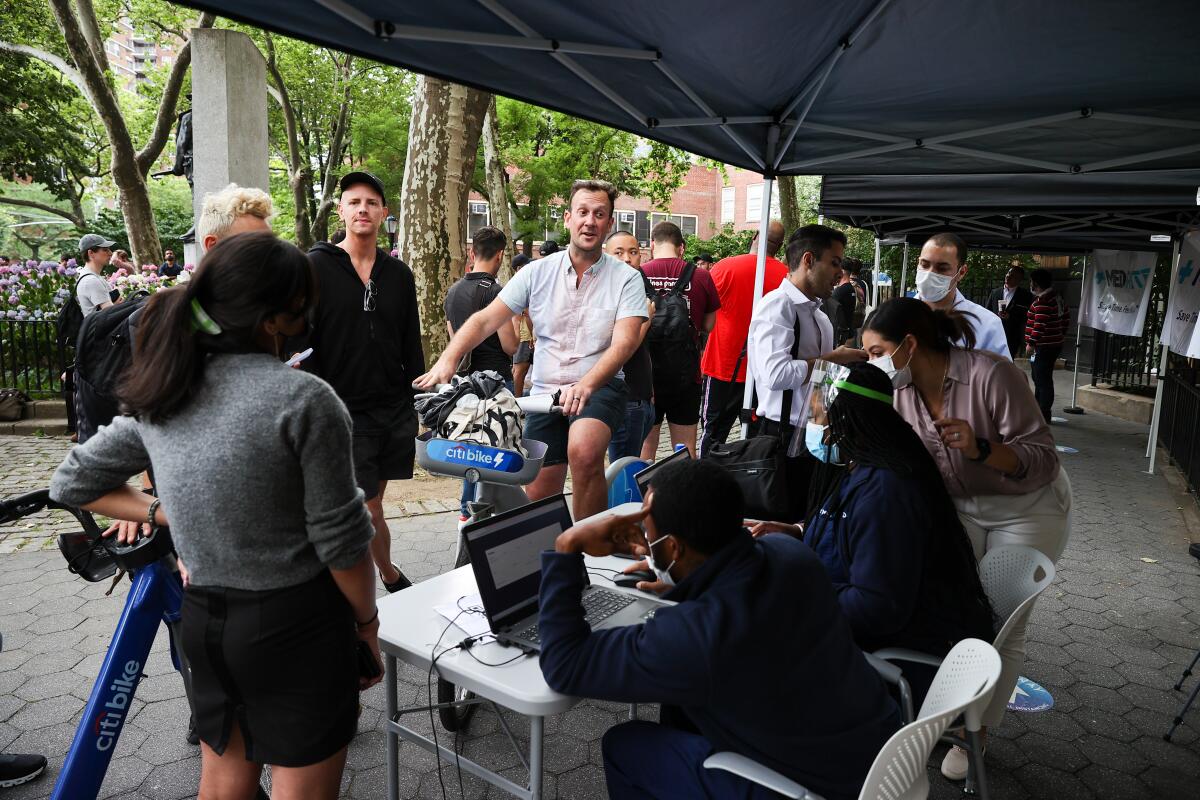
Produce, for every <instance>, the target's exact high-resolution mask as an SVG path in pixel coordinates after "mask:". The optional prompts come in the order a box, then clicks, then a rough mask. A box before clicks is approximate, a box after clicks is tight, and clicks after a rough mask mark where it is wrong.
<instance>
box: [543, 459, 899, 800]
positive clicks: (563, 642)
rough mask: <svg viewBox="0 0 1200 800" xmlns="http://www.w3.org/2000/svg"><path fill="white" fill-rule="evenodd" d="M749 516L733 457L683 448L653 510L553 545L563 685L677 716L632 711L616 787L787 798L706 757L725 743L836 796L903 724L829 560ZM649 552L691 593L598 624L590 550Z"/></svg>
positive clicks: (620, 791) (548, 603) (633, 791)
mask: <svg viewBox="0 0 1200 800" xmlns="http://www.w3.org/2000/svg"><path fill="white" fill-rule="evenodd" d="M742 513H743V500H742V496H741V492H740V490H739V489H738V486H737V484H736V483H734V481H733V479H732V478H731V477H730V476H729V475H728V474H727V473H726V472H725V471H724V470H723V469H722V468H721V467H718V466H716V465H714V464H712V463H711V462H708V461H683V462H680V463H679V464H676V465H672V466H669V467H664V468H663V470H662V471H661V472H659V473H658V474H656V475H655V476H654V478H653V479H652V480H651V484H650V492H649V496H648V497H647V500H646V505H645V507H644V508H643V510H642V511H641V512H640V513H638V514H634V515H630V516H623V517H608V518H605V519H601V520H599V521H595V522H590V523H584V524H582V525H576V526H575V527H573V528H571V529H570V530H568V531H566V532H564V533H563V534H562V535H560V536H559V537H558V540H557V542H556V545H555V552H549V551H547V552H545V553H543V554H542V588H541V618H540V629H541V630H540V632H541V637H542V653H541V667H542V673H543V675H545V678H546V682H547V683H548V684H549V685H550V687H551V688H553V689H555V690H556V691H559V692H563V693H565V694H572V695H581V696H584V697H595V698H599V699H603V700H614V701H619V702H623V703H662V704H663V706H664V708H663V710H662V714H661V718H662V720H663V723H654V722H646V721H635V722H626V723H623V724H621V725H618V726H616V727H614V728H612V729H611V730H609V732H608V733H607V734H605V736H604V742H603V747H604V769H605V774H606V776H607V780H608V791H609V795H610V796H611V797H613V798H631V797H634V798H680V797H720V798H768V797H776V796H777V795H775V794H774V793H773V792H771V791H768V790H767V789H763V788H761V787H758V786H757V785H755V784H753V783H751V782H749V781H747V780H745V779H743V778H740V777H738V776H736V775H733V774H732V773H729V772H724V771H721V770H714V769H704V768H703V766H702V764H703V762H704V760H705V759H706V758H707V757H708V756H709V755H711V754H712V753H714V752H718V751H724V750H732V751H734V752H737V753H741V754H742V755H745V756H747V757H749V758H752V759H754V760H755V761H757V762H759V763H760V764H763V765H764V766H767V767H770V768H771V769H773V770H776V771H777V772H779V773H781V774H783V775H786V776H787V777H789V778H791V779H792V780H794V781H797V782H798V783H800V784H802V785H804V786H805V787H806V788H808V789H809V790H811V791H814V792H817V793H819V794H821V795H824V796H825V797H826V798H830V800H834V799H835V798H851V797H856V796H857V795H858V792H859V789H860V788H861V786H862V782H863V780H864V779H865V778H866V775H867V771H868V769H870V766H871V763H872V762H873V761H874V759H875V755H876V754H877V753H878V752H879V749H880V748H881V747H882V746H883V744H884V742H886V741H887V739H888V737H889V736H891V734H892V733H894V732H895V731H896V730H897V729H898V728H899V727H900V714H899V711H898V709H897V707H896V704H895V703H894V702H893V701H892V699H891V698H890V697H889V696H888V693H887V690H886V689H885V687H884V685H883V682H882V680H881V679H880V678H879V676H878V675H877V674H876V673H875V671H874V669H872V668H871V666H870V665H869V664H868V663H867V661H866V659H865V658H864V657H863V655H862V652H861V651H860V650H859V649H858V648H857V647H856V646H855V644H854V640H853V636H852V635H851V631H850V627H849V625H848V624H847V622H846V621H845V619H844V618H843V617H842V615H841V612H840V611H839V610H838V605H837V600H836V598H835V597H834V593H833V587H832V585H831V584H830V582H829V577H828V576H827V574H826V572H825V569H824V567H823V566H822V565H821V562H820V560H818V559H817V557H816V555H815V554H814V553H813V552H812V550H810V549H809V548H808V546H807V545H805V544H804V543H803V542H801V541H799V540H797V539H794V538H792V537H789V536H786V535H779V534H775V535H769V536H764V537H762V538H760V539H757V540H756V539H753V538H751V536H750V534H749V533H748V532H747V531H746V530H745V529H744V528H743V527H742ZM643 527H644V532H643ZM647 549H649V551H650V560H651V562H652V566H653V568H654V569H655V571H656V572H657V573H658V575H659V577H660V578H661V579H662V582H664V583H665V584H666V585H668V586H673V588H671V589H670V591H669V592H667V594H666V595H665V597H666V599H668V600H673V601H676V602H677V603H678V605H675V606H668V607H664V608H663V609H661V610H659V611H658V612H657V613H656V614H655V615H654V616H653V617H652V618H651V619H649V620H648V621H647V622H645V623H644V624H641V625H633V626H629V627H623V628H612V629H608V630H602V631H597V632H593V631H592V630H591V629H590V628H589V627H588V625H587V623H586V622H584V612H583V608H582V606H581V604H580V592H581V590H582V585H583V580H584V574H585V573H584V570H583V568H582V561H583V555H582V554H583V553H588V554H590V555H596V556H599V555H608V554H611V553H614V552H639V553H644V552H646V550H647ZM668 721H669V724H668Z"/></svg>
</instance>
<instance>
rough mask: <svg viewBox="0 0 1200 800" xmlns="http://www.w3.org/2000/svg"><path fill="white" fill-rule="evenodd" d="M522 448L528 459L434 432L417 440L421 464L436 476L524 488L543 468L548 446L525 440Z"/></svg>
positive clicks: (422, 435) (509, 451)
mask: <svg viewBox="0 0 1200 800" xmlns="http://www.w3.org/2000/svg"><path fill="white" fill-rule="evenodd" d="M521 444H522V445H523V446H524V448H525V452H526V453H528V455H524V454H522V453H520V452H518V451H516V450H507V449H504V448H499V447H489V446H487V445H482V444H475V443H473V442H461V441H455V440H452V439H440V438H438V437H436V436H434V435H433V431H426V432H425V433H423V434H421V435H420V436H418V437H417V463H418V464H420V465H421V468H422V469H424V470H425V471H426V472H428V473H430V474H432V475H446V476H449V477H452V478H466V479H467V480H469V481H472V482H480V481H482V482H486V483H500V484H507V485H510V486H524V485H525V484H527V483H529V482H530V481H532V480H533V479H534V477H536V476H537V474H538V470H540V469H541V468H542V460H543V459H544V458H545V457H546V445H545V444H544V443H543V442H539V441H535V440H533V439H523V440H522V442H521Z"/></svg>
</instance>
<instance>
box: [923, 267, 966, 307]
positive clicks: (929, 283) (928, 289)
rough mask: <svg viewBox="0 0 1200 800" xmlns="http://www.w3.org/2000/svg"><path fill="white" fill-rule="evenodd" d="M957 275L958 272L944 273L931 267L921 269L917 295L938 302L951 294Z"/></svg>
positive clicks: (928, 300)
mask: <svg viewBox="0 0 1200 800" xmlns="http://www.w3.org/2000/svg"><path fill="white" fill-rule="evenodd" d="M957 277H958V273H957V272H956V273H955V274H953V275H942V274H941V273H939V272H934V271H933V270H931V269H919V270H917V296H918V297H920V298H921V299H922V300H924V301H926V302H929V303H936V302H938V301H939V300H941V299H942V298H944V297H945V296H946V295H948V294H950V289H951V287H952V286H954V281H955V279H956V278H957Z"/></svg>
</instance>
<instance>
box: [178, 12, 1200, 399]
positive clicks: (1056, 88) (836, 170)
mask: <svg viewBox="0 0 1200 800" xmlns="http://www.w3.org/2000/svg"><path fill="white" fill-rule="evenodd" d="M184 2H185V3H187V4H189V5H194V6H197V7H202V8H205V9H208V10H211V11H214V12H216V13H218V14H220V15H222V16H226V17H229V18H232V19H237V20H242V21H245V22H248V23H250V24H253V25H256V26H261V27H264V28H268V29H271V30H274V31H278V32H280V33H283V34H286V35H289V36H295V37H298V38H301V39H305V40H308V41H311V42H314V43H317V44H321V45H325V46H328V47H333V48H336V49H339V50H344V51H347V52H353V53H357V54H359V55H362V56H365V57H367V58H371V59H375V60H377V61H381V62H384V63H389V64H395V65H398V66H402V67H406V68H408V69H412V70H415V71H417V72H422V73H425V74H429V75H434V76H438V77H442V78H445V79H448V80H452V81H455V82H457V83H462V84H466V85H469V86H475V87H479V88H483V89H486V90H488V91H493V92H497V93H500V94H503V95H506V96H509V97H514V98H518V99H523V100H528V101H530V102H533V103H537V104H539V105H542V106H546V107H549V108H553V109H557V110H560V111H564V112H566V113H569V114H572V115H575V116H579V117H584V118H587V119H591V120H595V121H597V122H601V123H604V124H607V125H611V126H614V127H618V128H622V129H625V130H629V131H632V132H634V133H636V134H639V135H643V136H647V137H650V138H653V139H656V140H659V141H663V142H666V143H668V144H672V145H675V146H678V147H681V148H683V149H685V150H688V151H690V152H693V153H696V154H698V155H701V156H706V157H710V158H713V159H716V160H718V161H722V162H725V163H728V164H733V165H735V166H739V167H744V168H746V169H750V170H754V171H759V172H761V173H762V174H763V175H764V177H765V179H766V180H765V183H766V186H765V188H764V195H765V196H764V198H763V200H762V203H763V207H764V208H769V207H770V202H771V194H772V189H773V179H774V177H775V176H776V175H780V174H825V175H835V174H844V175H855V174H858V175H861V174H946V173H974V172H981V171H989V170H990V171H993V172H995V171H1002V172H1005V173H1039V172H1051V173H1063V174H1068V175H1069V174H1078V173H1093V172H1105V171H1112V170H1121V169H1126V168H1129V167H1131V166H1136V167H1137V168H1143V167H1144V168H1147V169H1160V170H1161V169H1187V168H1197V167H1200V136H1198V135H1197V134H1198V132H1200V48H1196V47H1195V45H1194V38H1195V29H1196V24H1197V22H1200V12H1198V11H1197V6H1196V3H1195V0H1146V2H1143V3H1140V4H1138V5H1137V6H1136V10H1135V9H1134V8H1133V7H1131V6H1130V5H1129V4H1128V2H1126V0H1089V2H1086V3H1080V2H1072V0H975V1H974V2H971V3H962V2H955V1H954V0H843V2H840V3H837V4H836V5H834V4H829V3H824V2H817V1H816V0H801V1H800V2H791V3H781V2H775V1H773V0H744V1H743V2H742V3H740V4H737V5H736V6H733V5H731V4H729V3H728V2H726V0H656V1H655V2H645V0H608V2H605V3H600V4H590V5H588V4H571V3H562V2H552V1H550V0H441V2H433V3H430V2H395V0H391V1H389V0H184ZM1134 14H1136V18H1134V16H1133V15H1134ZM767 221H768V220H767V215H763V221H762V228H763V229H764V230H765V228H766V225H767ZM760 241H762V242H763V245H764V247H765V241H766V236H765V234H764V235H761V236H760ZM764 258H765V253H764V252H762V251H760V253H759V260H758V273H757V281H756V283H757V285H758V290H757V291H756V295H757V294H760V293H761V286H762V279H763V274H764ZM752 388H753V387H752V381H750V380H748V381H747V386H746V397H747V402H748V401H749V398H750V395H751V391H752Z"/></svg>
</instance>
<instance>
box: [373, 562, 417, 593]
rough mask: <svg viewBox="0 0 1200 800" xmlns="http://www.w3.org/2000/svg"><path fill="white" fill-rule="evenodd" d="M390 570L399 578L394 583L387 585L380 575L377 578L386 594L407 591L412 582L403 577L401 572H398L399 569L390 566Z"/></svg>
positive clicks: (393, 565)
mask: <svg viewBox="0 0 1200 800" xmlns="http://www.w3.org/2000/svg"><path fill="white" fill-rule="evenodd" d="M392 569H394V570H396V572H397V574H399V576H400V577H399V578H396V580H395V582H393V583H388V582H387V581H385V580H383V576H382V575H381V576H379V580H380V581H382V582H383V588H385V589H387V590H388V594H395V593H396V592H399V591H401V590H402V589H407V588H408V587H410V586H412V581H410V580H409V579H408V578H407V577H405V575H404V573H403V572H400V568H399V567H397V566H396V565H395V564H392Z"/></svg>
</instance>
